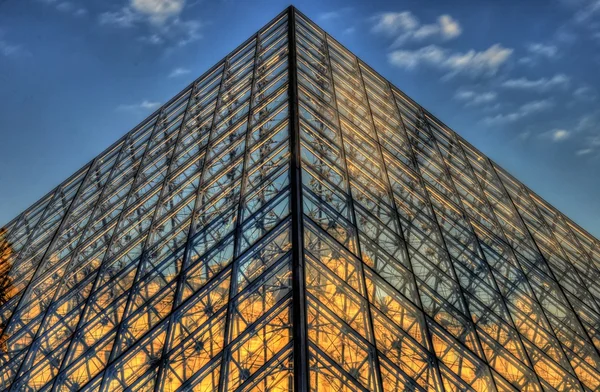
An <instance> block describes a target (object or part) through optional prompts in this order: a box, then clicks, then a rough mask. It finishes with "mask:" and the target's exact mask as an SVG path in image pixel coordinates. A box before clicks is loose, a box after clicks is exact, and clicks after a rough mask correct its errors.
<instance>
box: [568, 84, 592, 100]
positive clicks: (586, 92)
mask: <svg viewBox="0 0 600 392" xmlns="http://www.w3.org/2000/svg"><path fill="white" fill-rule="evenodd" d="M573 96H574V97H575V98H577V99H579V100H581V101H593V100H595V99H596V97H597V95H596V91H595V90H594V89H593V88H592V87H590V86H582V87H579V88H577V89H575V91H573Z"/></svg>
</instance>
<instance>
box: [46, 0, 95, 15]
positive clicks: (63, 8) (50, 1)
mask: <svg viewBox="0 0 600 392" xmlns="http://www.w3.org/2000/svg"><path fill="white" fill-rule="evenodd" d="M38 1H39V2H40V3H44V4H47V5H49V6H52V7H54V8H56V9H57V10H58V11H60V12H62V13H65V14H71V15H73V16H77V17H81V16H84V15H87V13H88V11H87V9H85V8H83V7H81V6H78V5H76V4H74V3H72V2H70V1H56V0H38Z"/></svg>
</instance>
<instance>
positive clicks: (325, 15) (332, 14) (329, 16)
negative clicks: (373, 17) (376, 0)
mask: <svg viewBox="0 0 600 392" xmlns="http://www.w3.org/2000/svg"><path fill="white" fill-rule="evenodd" d="M350 11H352V7H342V8H340V9H337V10H335V11H328V12H322V13H321V14H319V16H317V18H318V19H319V20H321V21H328V20H334V19H340V18H341V17H342V16H344V14H347V13H348V12H350Z"/></svg>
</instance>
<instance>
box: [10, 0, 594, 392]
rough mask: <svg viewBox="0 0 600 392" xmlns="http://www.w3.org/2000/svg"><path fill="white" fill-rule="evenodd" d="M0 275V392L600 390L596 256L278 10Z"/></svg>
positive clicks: (94, 170) (375, 78) (110, 163)
mask: <svg viewBox="0 0 600 392" xmlns="http://www.w3.org/2000/svg"><path fill="white" fill-rule="evenodd" d="M0 261H1V265H0V275H1V278H0V321H1V325H0V331H1V333H2V334H1V335H0V385H1V387H2V388H1V389H2V390H10V391H38V390H40V391H42V390H43V391H50V390H53V391H78V390H85V391H92V390H93V391H98V390H100V391H118V390H126V389H127V390H136V391H137V390H144V391H149V390H155V391H159V390H164V391H213V390H220V391H234V390H235V391H265V392H266V391H289V390H297V391H304V390H313V391H321V392H326V391H401V390H405V391H457V390H461V391H463V390H465V391H466V390H475V391H546V390H569V391H575V390H578V391H598V390H599V389H598V388H599V385H600V284H598V282H600V243H599V241H598V240H597V239H595V238H593V237H592V236H591V235H589V234H588V233H586V232H585V231H584V230H582V229H581V228H579V227H578V226H577V225H575V224H574V223H573V222H572V221H570V220H569V219H568V218H566V217H565V216H564V215H562V214H561V213H560V212H558V211H557V210H556V209H554V208H553V207H551V206H550V205H549V204H548V203H546V202H545V201H544V200H542V199H541V198H540V197H539V196H537V195H536V194H534V193H533V192H532V191H530V190H529V189H528V188H526V187H525V186H524V185H523V184H521V183H520V182H518V181H517V180H515V179H514V178H513V177H512V176H510V175H509V174H508V173H506V172H505V171H504V170H503V169H501V168H500V167H498V166H497V165H495V164H494V163H493V162H491V161H490V160H489V159H488V158H487V157H485V156H484V155H483V154H481V153H480V152H478V151H477V150H476V149H475V148H474V147H472V146H471V145H470V144H469V143H467V142H466V141H464V140H463V139H462V138H461V137H460V136H458V135H457V134H456V133H455V132H453V131H452V130H450V129H449V128H447V127H446V126H445V125H443V124H442V123H441V122H439V120H437V119H436V118H434V117H433V116H432V115H430V114H429V113H428V112H427V111H425V110H424V109H422V108H421V107H420V106H418V105H417V104H416V103H414V102H413V101H412V100H410V99H409V98H408V97H406V96H405V95H404V94H403V93H402V92H401V91H400V90H398V89H397V88H396V87H394V86H392V85H391V84H390V83H389V82H388V81H386V80H385V79H383V78H382V77H381V76H379V75H378V74H377V73H376V72H374V71H373V70H372V69H371V68H369V67H368V66H367V65H366V64H364V63H363V62H362V61H360V60H359V59H357V58H356V57H355V56H354V55H352V53H350V52H349V51H348V50H347V49H345V48H344V47H343V46H341V45H340V44H339V43H337V42H336V41H335V40H334V39H332V38H331V37H330V36H329V35H327V34H326V33H325V32H323V31H322V30H321V29H320V28H319V27H317V26H316V25H315V24H314V23H312V22H311V21H310V20H309V19H307V18H306V17H304V16H303V15H302V14H300V13H299V12H298V11H296V10H295V9H294V8H293V7H290V8H288V9H287V10H286V11H284V12H283V13H282V14H281V15H279V16H278V17H277V18H275V19H274V20H273V21H271V22H270V23H269V24H268V25H267V26H265V27H264V28H263V29H261V30H260V31H259V32H258V33H257V34H256V35H254V36H253V37H252V38H251V39H249V40H248V41H247V42H245V43H244V44H242V45H241V46H240V47H239V48H238V49H236V50H235V51H233V52H232V53H231V54H229V55H228V56H227V57H226V58H225V59H224V60H223V61H221V62H220V63H219V64H217V65H216V66H215V67H213V68H212V69H211V70H210V71H208V72H207V73H206V74H204V75H203V76H201V77H200V78H199V79H198V80H196V81H195V82H194V83H192V85H190V86H189V87H188V88H186V89H185V90H184V91H183V92H181V93H180V94H178V95H177V96H176V97H175V98H173V99H172V100H171V101H170V102H169V103H167V104H166V105H164V106H163V107H162V108H160V109H159V110H158V111H157V112H156V113H154V114H153V115H151V116H150V117H149V118H148V119H146V120H145V121H144V122H143V123H142V124H140V125H139V126H138V127H136V128H135V129H134V130H132V131H131V132H129V133H128V134H127V135H125V136H124V137H123V138H122V139H121V140H119V141H118V142H117V143H115V144H114V145H113V146H112V147H110V148H109V149H108V150H106V151H105V152H104V153H102V154H101V155H100V156H98V157H97V158H95V159H94V160H92V162H90V163H89V164H88V165H86V166H85V167H84V168H83V169H81V170H80V171H79V172H77V173H76V174H75V175H73V176H72V177H71V178H70V179H68V180H67V181H66V182H64V183H63V184H61V185H60V186H58V187H57V188H56V189H55V190H53V191H52V192H51V193H49V194H48V195H47V196H45V197H44V198H43V199H42V200H40V201H39V202H37V203H36V204H35V205H34V206H32V207H31V208H29V209H28V210H27V211H25V212H24V213H22V214H21V215H19V216H18V217H17V218H16V219H14V220H13V221H12V222H10V223H9V224H8V225H6V227H5V228H4V229H2V231H1V232H0Z"/></svg>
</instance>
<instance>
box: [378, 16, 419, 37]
mask: <svg viewBox="0 0 600 392" xmlns="http://www.w3.org/2000/svg"><path fill="white" fill-rule="evenodd" d="M372 19H373V20H375V25H374V26H373V28H372V30H373V32H375V33H384V34H387V35H394V34H397V33H401V32H402V33H403V32H406V31H410V30H415V29H416V28H417V27H419V20H418V19H417V18H416V17H415V16H414V15H413V14H412V13H410V12H409V11H404V12H386V13H383V14H380V15H377V16H375V17H374V18H372Z"/></svg>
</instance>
